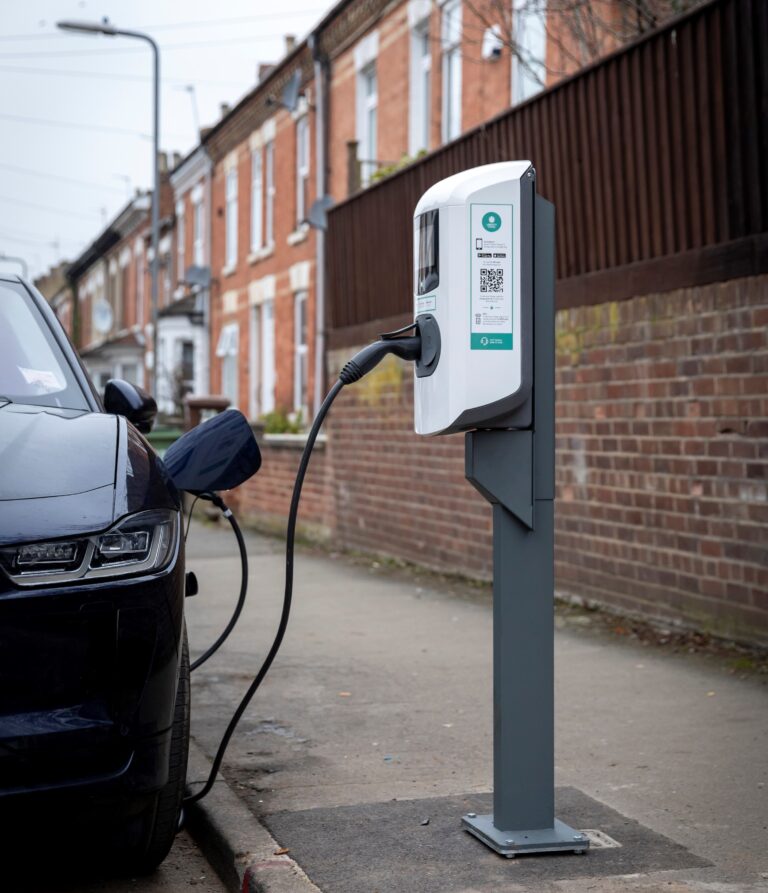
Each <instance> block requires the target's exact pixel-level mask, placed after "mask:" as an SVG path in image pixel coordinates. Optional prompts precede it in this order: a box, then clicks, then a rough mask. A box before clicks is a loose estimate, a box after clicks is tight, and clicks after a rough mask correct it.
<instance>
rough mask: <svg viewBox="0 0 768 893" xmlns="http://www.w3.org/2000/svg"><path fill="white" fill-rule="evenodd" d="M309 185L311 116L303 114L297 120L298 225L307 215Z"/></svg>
mask: <svg viewBox="0 0 768 893" xmlns="http://www.w3.org/2000/svg"><path fill="white" fill-rule="evenodd" d="M308 187H309V118H308V117H307V116H306V115H302V116H301V118H299V120H298V121H297V122H296V225H297V226H298V225H299V224H301V223H303V222H304V220H305V218H306V216H307V203H308V199H309V196H308Z"/></svg>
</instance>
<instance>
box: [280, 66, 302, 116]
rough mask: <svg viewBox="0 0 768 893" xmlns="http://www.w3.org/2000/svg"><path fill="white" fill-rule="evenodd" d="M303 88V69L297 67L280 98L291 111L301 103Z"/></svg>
mask: <svg viewBox="0 0 768 893" xmlns="http://www.w3.org/2000/svg"><path fill="white" fill-rule="evenodd" d="M300 89H301V69H300V68H297V69H296V71H294V73H293V74H292V75H291V79H290V80H289V81H288V83H287V84H286V85H285V87H283V95H282V97H281V98H280V101H281V104H282V105H283V106H284V107H285V108H287V109H288V111H289V112H293V111H296V106H297V105H298V104H299V90H300Z"/></svg>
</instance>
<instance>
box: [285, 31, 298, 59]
mask: <svg viewBox="0 0 768 893" xmlns="http://www.w3.org/2000/svg"><path fill="white" fill-rule="evenodd" d="M295 49H296V35H295V34H286V35H285V55H286V56H289V55H290V54H291V53H292V52H293V51H294V50H295Z"/></svg>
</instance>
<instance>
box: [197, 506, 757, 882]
mask: <svg viewBox="0 0 768 893" xmlns="http://www.w3.org/2000/svg"><path fill="white" fill-rule="evenodd" d="M248 542H249V557H250V562H251V574H250V578H251V589H250V597H249V603H248V605H247V606H246V609H245V611H244V614H243V618H242V621H241V623H240V625H239V626H238V628H237V630H236V631H235V632H234V633H233V635H232V637H231V640H230V642H228V643H227V645H226V646H225V648H224V650H223V651H222V652H221V653H220V654H218V655H216V656H215V657H214V658H213V659H212V660H211V661H210V662H209V663H208V664H207V665H205V666H204V667H202V668H201V669H200V670H199V671H198V672H197V674H196V675H195V679H194V684H193V734H194V736H195V738H196V740H197V742H198V743H199V745H200V746H201V748H202V749H203V750H204V751H206V752H207V753H209V754H212V753H213V751H214V749H215V746H216V743H217V741H218V737H219V735H220V732H221V731H222V730H223V728H224V726H225V724H226V721H227V720H228V718H229V716H230V714H231V712H232V709H233V708H234V705H235V703H236V700H237V699H238V698H239V696H240V694H241V693H242V691H244V690H245V688H246V687H247V685H248V682H249V680H250V678H251V677H252V675H253V673H255V671H256V669H257V667H258V665H259V663H260V660H261V658H262V657H263V655H264V653H265V650H266V648H267V647H268V646H269V643H270V641H271V637H272V635H273V632H274V629H275V626H276V623H277V617H278V614H279V609H280V602H281V599H282V588H283V550H282V544H281V543H280V542H278V541H275V540H269V539H264V538H261V537H257V536H254V535H249V536H248ZM188 556H189V557H188V560H189V565H190V567H191V568H192V569H194V570H195V571H196V573H197V574H198V577H199V580H200V594H199V595H198V596H197V597H196V598H194V599H192V600H190V601H189V602H188V623H189V629H190V639H191V643H192V649H193V654H194V653H196V652H197V653H199V652H200V651H201V650H202V649H203V648H204V646H205V645H206V644H207V643H208V642H209V641H211V640H212V639H213V638H214V637H215V635H216V634H217V633H218V631H219V630H220V629H221V628H222V626H223V625H224V623H225V622H226V619H227V617H228V615H229V612H230V610H231V606H232V604H233V599H234V597H235V594H236V591H237V575H238V572H239V566H238V564H237V561H236V560H235V556H236V552H235V544H234V540H233V538H231V535H230V534H228V532H227V530H226V529H225V528H224V527H222V528H221V529H217V528H210V527H203V526H202V525H200V524H197V523H196V524H194V525H193V528H192V532H191V534H190V538H189V542H188ZM452 588H453V590H454V591H452V592H450V593H446V592H445V591H444V587H443V586H442V585H435V581H433V582H431V583H429V584H425V583H419V582H418V581H409V580H408V579H407V578H405V577H403V576H402V575H395V576H394V577H393V576H392V575H390V574H389V573H387V572H386V569H385V568H380V567H379V568H377V567H374V566H371V565H369V566H365V565H361V564H352V563H350V562H349V561H347V560H346V559H344V558H342V557H336V558H333V557H331V556H325V555H320V554H313V553H302V552H299V554H298V556H297V566H296V587H295V594H294V614H293V617H292V621H291V626H290V628H289V632H288V635H287V637H286V641H285V643H284V646H283V650H282V651H281V653H280V655H279V656H278V659H277V661H276V662H275V665H274V667H273V670H272V672H271V673H270V675H269V676H268V678H267V680H266V682H265V683H264V686H263V687H262V690H261V692H260V693H259V694H257V696H256V699H255V701H254V703H253V705H252V706H251V708H250V709H249V710H248V712H247V714H246V716H245V717H244V719H243V722H242V724H241V726H240V728H239V730H238V732H237V733H236V735H235V738H234V739H233V742H232V744H231V745H230V750H229V753H228V757H227V760H226V761H225V767H224V776H225V778H226V779H227V782H228V783H229V785H230V787H231V788H232V790H233V791H234V792H235V793H236V794H237V795H238V796H239V797H240V798H241V799H242V801H243V802H244V803H245V804H246V805H247V807H248V808H249V809H250V810H251V812H252V813H253V814H254V815H255V816H256V817H258V818H260V819H262V820H263V821H264V822H265V823H266V825H267V826H268V827H271V828H272V829H273V833H274V834H275V836H276V838H277V839H278V843H279V844H280V845H282V846H284V847H287V848H288V849H289V850H291V852H292V853H293V854H294V855H295V856H296V858H297V861H298V862H299V865H301V867H302V868H303V869H304V870H305V871H306V872H307V874H308V875H309V877H310V879H312V880H313V881H315V883H317V884H318V886H319V887H320V889H321V890H323V893H341V891H342V890H343V889H346V888H345V887H343V883H342V881H340V880H334V879H333V877H336V878H340V877H349V876H350V872H354V871H360V870H361V867H360V866H359V865H356V864H355V845H356V841H355V837H354V833H353V831H354V829H355V828H356V827H362V826H363V823H364V822H365V821H368V822H373V823H377V822H381V823H382V827H384V826H387V827H390V825H391V833H392V838H391V839H390V845H388V846H383V849H384V851H385V858H384V862H383V863H382V865H381V866H380V872H379V874H378V875H376V881H375V882H374V881H371V883H375V886H367V883H368V881H366V880H365V874H364V873H363V874H360V876H359V878H358V880H357V882H356V883H357V893H368V891H373V890H374V889H378V890H379V891H380V893H384V891H385V890H387V889H390V888H389V887H387V886H386V884H387V883H389V881H387V880H386V879H387V878H390V879H391V884H392V889H399V890H404V891H411V890H412V891H416V890H421V889H424V890H427V889H439V890H444V891H445V893H449V891H450V893H454V891H458V890H462V891H465V890H469V889H472V890H478V891H487V890H500V891H501V890H503V891H506V890H510V891H511V890H519V889H526V890H528V889H536V890H549V889H552V890H555V889H557V890H563V889H567V890H581V889H592V890H598V891H602V890H619V889H621V890H644V891H645V890H656V889H664V890H673V891H674V890H680V891H683V890H686V891H687V890H701V891H704V890H707V891H715V890H717V891H733V893H736V891H739V893H741V891H757V890H768V686H767V685H766V681H768V680H766V677H764V676H762V677H748V678H740V677H739V676H738V675H735V674H733V673H732V672H729V667H728V666H727V664H725V663H724V662H722V661H706V662H705V661H702V660H700V659H698V658H697V657H696V656H689V655H679V654H670V653H668V652H667V651H665V650H664V649H656V648H653V647H642V646H640V645H636V644H632V643H629V642H626V641H623V640H620V639H617V638H615V637H611V636H608V635H606V634H605V633H604V632H600V631H596V630H595V629H593V628H592V626H591V625H588V624H587V625H582V623H581V622H580V623H572V622H562V621H561V622H560V625H561V626H562V628H561V629H559V630H558V634H557V640H556V698H557V723H556V729H557V738H556V744H557V755H556V761H557V767H556V782H557V785H558V786H562V788H563V791H564V792H566V793H563V794H562V797H563V798H564V799H563V802H566V801H567V800H568V796H570V795H567V791H568V790H575V791H576V792H577V794H578V795H579V796H582V795H583V797H585V798H586V799H584V800H583V804H582V805H583V808H584V809H585V810H586V811H587V812H586V813H584V814H585V815H586V814H587V813H589V809H590V808H591V807H590V805H589V804H590V803H592V804H594V803H595V801H596V802H597V805H596V806H594V807H593V814H594V815H602V813H600V812H599V809H598V807H600V808H602V806H603V805H604V806H605V807H609V808H610V810H612V811H613V813H612V815H613V814H614V813H615V814H616V815H618V816H619V818H620V819H623V820H624V825H625V826H626V827H627V828H629V827H630V826H632V827H634V825H632V824H631V823H632V822H637V823H639V827H643V826H644V828H645V829H646V830H648V831H649V833H650V832H653V833H654V834H655V835H657V836H659V835H660V837H659V838H658V839H659V840H664V839H666V841H667V842H668V843H669V844H670V845H674V844H675V843H676V844H679V845H681V846H682V848H684V850H685V851H686V852H687V853H689V854H690V857H689V858H688V862H687V863H686V864H687V866H688V867H680V866H679V865H678V864H677V863H675V862H674V860H672V862H664V859H660V860H657V862H656V863H654V862H653V860H651V862H650V863H648V864H646V865H645V867H643V864H644V863H642V860H640V862H638V864H637V865H636V866H635V868H636V870H632V868H633V862H632V859H629V861H628V862H626V864H625V865H624V867H623V868H621V869H620V870H618V869H617V870H618V874H617V873H616V871H615V870H613V869H612V870H611V872H612V873H610V874H605V873H604V872H603V873H602V874H600V871H602V868H604V867H605V866H606V865H608V864H609V863H608V862H606V861H605V860H603V862H600V860H599V859H598V858H595V857H596V851H595V853H593V854H590V855H589V856H587V857H583V858H585V859H588V860H592V861H590V862H588V863H584V862H583V861H582V863H581V866H580V867H579V868H578V870H577V869H575V868H573V869H569V868H568V867H567V866H568V864H569V860H571V859H573V858H576V859H577V861H578V858H579V857H557V859H558V862H557V867H556V869H555V870H554V874H553V873H552V871H550V870H545V869H544V867H542V868H541V869H540V870H539V869H535V868H533V869H532V868H529V867H525V878H523V876H522V874H521V872H520V871H519V870H518V869H516V868H515V867H513V866H514V865H515V862H503V863H501V864H502V865H503V866H505V871H506V872H507V874H505V875H504V876H503V880H502V881H501V882H500V881H499V878H498V876H497V875H498V863H499V861H500V860H499V859H498V857H495V856H493V857H492V861H490V862H489V861H488V857H489V856H490V855H491V854H488V853H486V852H485V851H483V852H482V853H481V852H480V851H479V850H472V851H471V852H470V851H468V855H467V856H466V859H469V860H470V862H472V860H474V859H477V872H476V875H473V876H472V880H471V885H468V883H467V880H466V878H464V879H463V880H455V879H452V878H451V877H443V878H441V879H440V880H438V881H434V882H432V881H430V883H433V886H432V887H430V886H428V885H426V886H425V885H424V884H422V880H423V879H421V880H420V879H419V878H418V877H416V874H417V873H418V872H415V873H412V874H411V875H410V880H409V881H407V882H404V881H403V879H402V878H399V879H398V871H400V870H401V869H402V866H403V865H405V864H408V865H409V866H411V868H412V867H413V866H414V865H417V866H418V864H421V863H419V862H418V860H417V859H416V856H415V855H414V854H413V853H412V852H405V851H403V850H402V846H404V844H403V843H402V841H403V839H405V840H408V839H410V838H411V836H412V829H410V827H409V829H407V830H404V831H403V833H402V834H401V833H400V831H398V828H397V821H399V820H400V819H398V818H397V816H396V815H395V814H394V813H392V812H391V811H390V813H387V814H385V813H379V812H377V811H376V810H378V809H382V808H383V806H382V805H383V804H387V803H393V802H398V803H399V802H400V801H419V800H423V801H424V803H423V809H419V808H417V812H419V811H420V812H424V813H425V817H428V815H426V814H427V813H429V811H430V810H434V811H435V819H434V827H436V826H437V823H438V822H443V821H445V817H444V816H443V815H442V813H441V812H440V810H441V809H443V810H445V809H452V808H453V807H451V806H450V803H449V800H448V799H446V798H456V797H459V798H461V797H464V798H466V797H468V796H472V795H477V794H480V793H482V792H486V791H488V790H489V789H490V783H491V653H490V644H491V613H490V603H489V599H488V596H487V594H486V593H485V592H483V591H477V590H473V589H472V588H470V587H467V588H466V589H463V588H462V587H460V586H459V587H452ZM576 619H577V620H579V619H580V618H578V617H577V618H576ZM581 619H583V618H581ZM573 796H576V795H573ZM435 798H437V799H435ZM568 802H570V801H568ZM574 802H575V801H574ZM579 802H582V801H579ZM446 804H447V805H446ZM584 804H586V805H584ZM570 808H572V809H576V808H577V806H574V805H572V806H571V807H570ZM344 809H358V810H361V812H360V813H359V816H360V818H359V821H357V820H354V816H355V815H357V813H352V814H350V813H349V812H346V813H345V812H343V810H344ZM313 810H314V811H315V812H312V811H313ZM372 810H373V812H372ZM595 810H597V811H595ZM350 815H352V817H353V821H351V822H350ZM605 815H607V813H606V814H605ZM292 817H293V818H292ZM313 817H314V818H313ZM563 818H564V819H566V820H567V818H568V817H567V816H565V815H564V816H563ZM315 819H317V821H315ZM458 820H459V815H458V814H457V815H456V826H457V827H458ZM402 821H406V818H404V817H403V818H402ZM605 821H609V819H608V818H606V819H605ZM613 821H616V822H618V824H617V825H616V827H619V828H621V824H622V823H621V821H619V820H618V819H614V820H613ZM388 822H389V823H390V825H387V823H388ZM345 823H346V824H345ZM392 823H394V824H392ZM372 827H375V824H374V825H373V826H372ZM445 827H446V828H451V827H452V825H451V824H450V822H448V823H447V824H446V825H445ZM580 827H586V826H584V825H582V826H580ZM341 828H346V829H347V830H346V831H345V832H344V833H345V834H346V835H347V836H346V838H345V839H338V838H337V839H334V838H333V834H334V833H337V834H338V833H340V832H338V829H341ZM323 829H326V831H324V830H323ZM327 829H330V831H328V830H327ZM333 829H336V832H334V831H333ZM278 830H279V833H278ZM451 833H453V832H451ZM323 834H326V835H328V834H330V835H331V836H330V837H328V838H327V839H326V838H325V837H323ZM457 834H458V835H459V836H458V837H455V838H451V840H453V843H450V841H448V839H447V838H446V841H447V845H449V846H451V847H453V848H455V846H456V845H458V844H459V843H460V842H461V841H463V839H464V837H467V835H463V837H462V832H460V831H458V832H457ZM307 835H316V836H318V835H319V837H318V841H316V842H317V843H318V847H316V848H315V849H314V850H313V849H312V847H311V846H309V844H308V841H307ZM619 836H621V833H620V832H619ZM630 836H631V835H630ZM620 842H621V841H620ZM461 845H462V846H463V845H464V844H463V843H461ZM665 845H666V844H665ZM357 846H358V849H359V850H360V852H362V843H361V841H359V840H358V841H357ZM477 846H478V847H479V846H480V845H479V844H478V845H477ZM643 847H645V848H646V849H648V848H651V847H652V844H651V843H649V842H648V841H647V840H646V841H645V843H643V842H642V841H641V842H640V844H636V845H635V847H634V851H635V854H638V853H639V852H640V850H642V849H643ZM379 849H381V847H380V848H379ZM386 852H389V853H390V854H391V859H390V863H391V864H390V866H389V869H388V868H387V865H388V863H387V859H386ZM626 852H627V853H628V854H629V855H630V856H631V855H632V852H631V851H630V850H627V851H626ZM318 853H320V854H321V856H318ZM433 855H434V854H433ZM438 856H439V853H438ZM430 858H432V856H430ZM414 859H416V861H413V860H414ZM302 860H303V864H302ZM409 860H411V861H409ZM358 861H359V860H358ZM523 861H524V860H521V859H518V860H516V862H517V864H518V865H521V864H522V863H523ZM545 861H548V862H550V863H551V862H552V857H549V859H548V860H544V859H542V860H541V864H542V866H543V865H544V862H545ZM683 861H685V860H683ZM530 862H531V860H530V859H529V860H526V865H528V864H529V863H530ZM678 862H679V860H678ZM326 863H327V864H331V863H333V864H334V865H341V866H342V867H343V871H342V872H341V873H340V874H338V875H334V876H331V875H329V874H328V872H327V870H326V868H327V865H326ZM673 863H674V865H673ZM705 863H711V864H705ZM425 864H426V863H425ZM570 864H571V865H574V864H575V863H573V862H572V861H571V862H570ZM584 864H587V865H588V866H589V871H587V873H586V874H585V869H584V867H583V866H584ZM617 864H618V863H617ZM622 864H623V863H622ZM648 865H650V867H648ZM654 865H656V867H655V868H654V867H653V866H654ZM665 865H669V866H670V867H667V868H665V867H664V866H665ZM592 866H594V872H595V873H594V874H590V872H591V871H592ZM659 866H661V867H659ZM363 868H364V866H363ZM433 869H434V866H433ZM489 872H490V874H489ZM494 873H495V874H494ZM313 874H314V876H313ZM491 874H493V877H494V878H495V879H493V880H492V879H491ZM628 874H629V875H632V876H627V875H628ZM470 875H471V872H470ZM382 878H384V880H382ZM454 880H455V883H454ZM425 883H426V882H425ZM434 884H436V886H434ZM457 884H459V886H457ZM334 885H335V887H334ZM340 885H341V886H340ZM462 885H463V886H462Z"/></svg>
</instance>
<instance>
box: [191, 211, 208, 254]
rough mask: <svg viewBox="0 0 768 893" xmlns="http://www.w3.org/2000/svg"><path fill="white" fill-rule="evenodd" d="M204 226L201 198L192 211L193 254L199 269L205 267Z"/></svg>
mask: <svg viewBox="0 0 768 893" xmlns="http://www.w3.org/2000/svg"><path fill="white" fill-rule="evenodd" d="M203 226H204V222H203V200H202V198H200V200H199V201H196V202H195V204H194V205H193V211H192V239H193V242H192V253H193V255H194V263H195V266H197V267H202V266H204V265H205V260H204V257H205V252H204V251H203V246H204V244H205V242H204V237H205V234H204V232H203Z"/></svg>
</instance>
